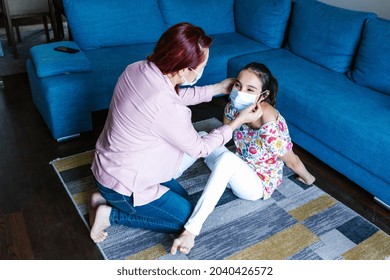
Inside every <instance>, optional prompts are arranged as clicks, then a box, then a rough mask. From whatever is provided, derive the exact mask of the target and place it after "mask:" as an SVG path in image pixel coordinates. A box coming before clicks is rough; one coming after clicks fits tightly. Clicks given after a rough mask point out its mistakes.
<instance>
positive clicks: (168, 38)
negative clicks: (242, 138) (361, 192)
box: [90, 23, 260, 242]
mask: <svg viewBox="0 0 390 280" xmlns="http://www.w3.org/2000/svg"><path fill="white" fill-rule="evenodd" d="M211 43H212V39H211V38H210V37H208V36H207V35H206V34H205V33H204V31H203V30H202V29H201V28H199V27H196V26H193V25H191V24H188V23H180V24H177V25H174V26H172V27H171V28H169V29H168V30H167V31H166V32H164V34H163V35H162V36H161V38H160V39H159V41H158V42H157V44H156V47H155V49H154V52H153V54H151V55H150V56H149V57H148V58H147V60H146V61H139V62H136V63H133V64H131V65H129V66H128V67H127V68H126V70H125V71H124V72H123V73H122V75H121V76H120V77H119V79H118V83H117V85H116V87H115V90H114V94H113V97H112V101H111V104H110V109H109V112H108V116H107V120H106V124H105V126H104V129H103V131H102V133H101V135H100V137H99V139H98V141H97V143H96V152H95V157H94V160H93V164H92V172H93V174H94V176H95V179H96V184H97V187H98V190H99V193H100V194H94V195H93V196H92V198H91V206H92V208H93V209H96V216H95V215H94V213H91V216H92V218H91V223H92V224H93V225H92V228H91V233H90V235H91V238H92V239H93V240H94V241H95V242H102V241H103V240H104V239H105V238H106V236H107V233H106V232H105V229H106V228H107V227H109V226H110V225H111V224H122V225H126V226H129V227H140V228H145V229H151V230H155V231H159V232H167V233H177V232H179V231H181V230H182V229H183V225H184V223H185V222H186V221H187V219H188V217H189V216H190V214H191V212H192V207H191V204H190V203H189V201H188V200H187V199H186V195H187V194H186V191H185V190H184V189H183V188H182V187H181V186H180V185H179V184H178V183H177V181H176V180H175V179H173V178H177V177H178V176H180V174H181V173H182V172H183V171H184V170H185V169H186V168H188V167H189V165H191V164H192V163H193V162H194V161H195V160H196V159H197V158H199V157H206V156H208V155H209V154H210V153H211V152H212V151H213V150H214V149H215V148H218V147H221V146H223V145H224V144H225V143H227V142H228V141H229V140H230V139H231V138H232V132H233V131H234V130H235V129H237V128H238V127H239V126H241V124H243V123H245V122H250V121H253V120H255V119H256V118H258V117H259V116H260V115H259V111H258V110H254V106H253V107H252V108H248V109H247V110H244V111H243V112H242V113H240V115H239V116H238V117H237V118H236V120H234V121H232V122H231V123H229V124H228V125H223V126H222V127H220V128H218V129H215V130H213V131H212V132H210V133H209V134H208V135H205V136H203V137H201V136H200V135H199V134H198V133H197V132H196V130H195V129H194V127H193V125H192V122H191V111H190V109H189V108H188V107H187V106H188V105H194V104H198V103H202V102H208V101H210V100H211V99H212V98H213V96H215V95H217V94H221V93H224V94H226V93H228V92H229V90H230V88H231V87H232V85H233V80H232V79H227V80H225V81H222V82H221V83H218V84H215V85H210V86H205V87H186V88H180V86H183V85H193V84H194V83H196V82H197V80H198V79H199V78H200V77H201V75H202V73H203V69H204V68H205V66H206V64H207V61H208V57H209V47H210V45H211Z"/></svg>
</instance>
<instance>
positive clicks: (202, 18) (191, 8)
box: [158, 0, 235, 34]
mask: <svg viewBox="0 0 390 280" xmlns="http://www.w3.org/2000/svg"><path fill="white" fill-rule="evenodd" d="M158 2H159V5H160V9H161V13H162V15H163V18H164V21H165V23H166V27H167V28H168V27H170V26H172V25H174V24H176V23H179V22H189V23H191V24H194V25H196V26H199V27H201V28H202V29H203V30H204V31H205V32H206V34H220V33H229V32H234V31H235V26H234V12H233V7H234V0H159V1H158Z"/></svg>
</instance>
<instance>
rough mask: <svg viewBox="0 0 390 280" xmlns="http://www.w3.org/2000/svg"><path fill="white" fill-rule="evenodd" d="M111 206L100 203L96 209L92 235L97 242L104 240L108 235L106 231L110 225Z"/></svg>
mask: <svg viewBox="0 0 390 280" xmlns="http://www.w3.org/2000/svg"><path fill="white" fill-rule="evenodd" d="M110 213H111V207H110V206H108V205H100V206H99V207H98V208H97V210H96V217H95V222H94V223H93V226H92V229H91V233H90V236H91V238H92V240H93V241H94V242H95V243H100V242H102V241H103V240H104V239H105V238H106V237H107V235H108V233H107V232H106V231H105V229H106V228H108V227H109V226H110Z"/></svg>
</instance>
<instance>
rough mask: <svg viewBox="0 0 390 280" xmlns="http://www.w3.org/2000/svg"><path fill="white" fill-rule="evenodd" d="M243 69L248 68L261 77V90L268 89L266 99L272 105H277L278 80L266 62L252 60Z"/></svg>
mask: <svg viewBox="0 0 390 280" xmlns="http://www.w3.org/2000/svg"><path fill="white" fill-rule="evenodd" d="M242 70H248V71H250V72H252V73H254V74H256V76H257V77H258V78H259V79H260V81H261V82H262V85H263V86H262V88H261V92H263V91H265V90H268V91H269V93H268V96H267V98H266V99H265V101H266V102H267V103H268V104H270V105H271V106H273V107H275V105H276V96H277V95H278V89H279V85H278V81H277V80H276V78H275V77H274V76H272V73H271V71H270V70H269V69H268V68H267V66H265V65H264V64H261V63H257V62H251V63H249V64H248V65H246V66H245V67H244V68H243V69H242ZM242 70H241V71H242Z"/></svg>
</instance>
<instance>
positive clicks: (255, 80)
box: [234, 69, 266, 101]
mask: <svg viewBox="0 0 390 280" xmlns="http://www.w3.org/2000/svg"><path fill="white" fill-rule="evenodd" d="M234 87H235V88H236V89H237V90H238V91H243V92H246V93H248V94H253V95H260V94H262V93H264V92H261V89H262V87H263V84H262V82H261V81H260V79H259V77H258V76H257V75H256V74H254V73H252V72H251V71H249V70H247V69H244V70H242V71H241V72H240V73H238V76H237V79H236V82H235V84H234ZM265 98H266V94H264V95H263V96H261V97H260V100H258V101H262V100H264V99H265Z"/></svg>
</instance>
